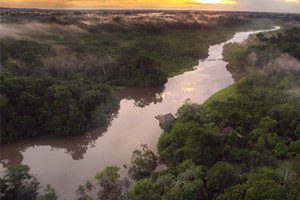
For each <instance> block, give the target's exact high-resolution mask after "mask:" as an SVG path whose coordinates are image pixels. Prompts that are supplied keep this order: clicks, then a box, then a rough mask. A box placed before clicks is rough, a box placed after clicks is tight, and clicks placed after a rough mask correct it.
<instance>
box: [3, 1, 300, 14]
mask: <svg viewBox="0 0 300 200" xmlns="http://www.w3.org/2000/svg"><path fill="white" fill-rule="evenodd" d="M0 7H35V8H199V9H218V10H250V11H277V12H297V13H300V0H0Z"/></svg>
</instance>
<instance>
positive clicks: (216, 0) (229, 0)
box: [198, 0, 235, 4]
mask: <svg viewBox="0 0 300 200" xmlns="http://www.w3.org/2000/svg"><path fill="white" fill-rule="evenodd" d="M198 3H203V4H235V1H234V0H198Z"/></svg>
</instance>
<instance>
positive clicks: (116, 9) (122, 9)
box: [0, 6, 300, 15]
mask: <svg viewBox="0 0 300 200" xmlns="http://www.w3.org/2000/svg"><path fill="white" fill-rule="evenodd" d="M0 9H19V10H21V9H23V10H48V11H126V10H128V11H147V10H148V11H209V12H249V13H274V14H275V13H277V14H297V15H300V12H299V13H296V12H293V11H258V10H257V11H256V10H226V9H197V8H183V7H182V8H175V7H169V8H165V7H140V8H138V7H132V8H119V7H100V8H35V7H28V8H26V7H1V6H0Z"/></svg>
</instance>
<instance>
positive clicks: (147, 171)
mask: <svg viewBox="0 0 300 200" xmlns="http://www.w3.org/2000/svg"><path fill="white" fill-rule="evenodd" d="M141 147H142V150H135V151H134V152H133V154H132V156H131V164H130V167H129V170H128V173H129V175H130V176H131V178H133V179H134V180H140V179H142V178H146V177H149V176H150V175H151V173H152V172H153V171H154V170H155V169H156V167H157V158H156V156H155V154H154V153H153V152H152V151H151V150H149V149H148V147H147V145H141Z"/></svg>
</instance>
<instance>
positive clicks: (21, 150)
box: [0, 27, 279, 199]
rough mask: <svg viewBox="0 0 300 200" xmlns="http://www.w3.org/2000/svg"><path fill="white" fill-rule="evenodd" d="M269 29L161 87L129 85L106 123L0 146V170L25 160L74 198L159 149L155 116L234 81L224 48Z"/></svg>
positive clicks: (216, 50) (219, 49)
mask: <svg viewBox="0 0 300 200" xmlns="http://www.w3.org/2000/svg"><path fill="white" fill-rule="evenodd" d="M277 29H279V27H274V29H271V30H261V31H250V32H241V33H237V34H235V35H234V37H233V38H232V39H231V40H228V41H227V42H224V43H221V44H217V45H213V46H210V48H209V56H208V58H207V59H205V60H200V61H199V64H198V65H197V66H196V67H195V68H194V70H193V71H189V72H185V73H183V74H181V75H178V76H175V77H172V78H170V79H168V82H167V83H166V84H165V85H164V86H161V87H153V88H146V89H138V88H128V89H125V90H122V91H121V92H120V94H119V96H120V98H121V101H120V107H119V110H118V111H117V112H116V113H115V115H114V117H113V119H112V120H111V123H110V125H109V126H108V127H106V128H103V129H99V130H94V131H92V132H90V133H87V134H84V135H80V136H76V137H51V138H35V139H22V140H19V141H16V142H13V143H10V144H7V145H3V146H1V163H0V171H1V174H3V171H4V170H5V168H6V167H7V166H9V165H14V164H20V163H22V164H26V165H28V166H29V167H30V173H31V174H33V175H35V176H36V177H37V178H38V180H39V181H40V182H41V183H42V184H43V185H46V184H50V185H52V186H53V187H54V188H55V189H56V192H57V194H58V196H59V199H74V197H75V190H76V188H77V186H78V185H79V184H83V183H84V182H85V180H87V179H90V178H92V177H93V176H94V175H95V174H96V173H97V172H98V171H101V170H102V169H104V168H105V167H106V166H109V165H117V166H122V165H123V164H127V163H128V162H129V160H130V157H131V154H132V152H133V150H135V149H137V148H139V146H140V145H141V144H148V146H149V147H150V148H152V149H154V150H155V148H156V143H157V140H158V138H159V136H160V134H161V133H162V130H161V129H160V127H159V124H158V121H157V120H156V119H155V118H154V116H156V115H160V114H167V113H173V114H175V113H176V111H177V109H178V108H179V107H180V106H181V105H182V104H183V103H184V101H186V100H187V99H189V100H190V101H191V102H196V103H203V102H204V101H205V100H207V99H208V98H209V97H210V96H211V95H212V94H214V93H215V92H217V91H219V90H221V89H223V88H225V87H227V86H229V85H231V84H232V83H233V82H234V81H233V79H232V76H231V74H230V73H229V72H228V71H227V69H226V64H227V63H226V62H224V61H223V60H222V58H223V57H222V53H223V47H224V45H225V44H227V43H231V42H243V41H244V40H245V39H247V38H248V37H249V35H250V34H255V33H258V32H263V31H274V30H277Z"/></svg>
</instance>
